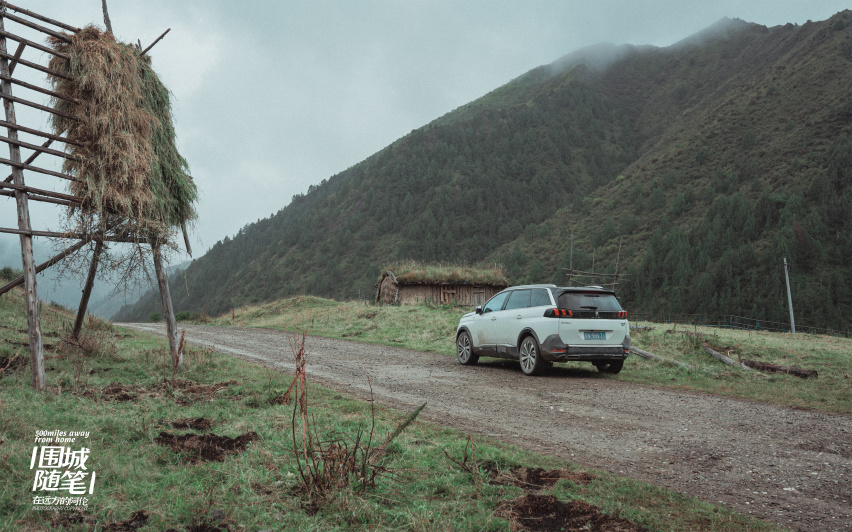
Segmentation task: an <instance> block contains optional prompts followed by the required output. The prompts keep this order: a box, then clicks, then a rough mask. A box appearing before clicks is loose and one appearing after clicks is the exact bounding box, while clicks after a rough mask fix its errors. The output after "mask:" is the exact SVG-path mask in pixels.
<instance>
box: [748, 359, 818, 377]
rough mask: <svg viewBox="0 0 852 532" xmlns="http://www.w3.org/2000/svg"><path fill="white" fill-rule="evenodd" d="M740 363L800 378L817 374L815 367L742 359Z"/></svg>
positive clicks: (816, 375)
mask: <svg viewBox="0 0 852 532" xmlns="http://www.w3.org/2000/svg"><path fill="white" fill-rule="evenodd" d="M742 363H743V364H744V365H746V366H748V367H750V368H753V369H759V370H762V371H770V372H772V373H786V374H788V375H793V376H794V377H799V378H801V379H809V378H811V377H813V378H814V379H816V378H817V377H818V376H819V373H817V370H815V369H802V368H796V367H793V366H779V365H777V364H769V363H768V362H758V361H756V360H743V361H742Z"/></svg>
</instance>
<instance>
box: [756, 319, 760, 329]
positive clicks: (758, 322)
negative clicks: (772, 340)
mask: <svg viewBox="0 0 852 532" xmlns="http://www.w3.org/2000/svg"><path fill="white" fill-rule="evenodd" d="M757 330H758V331H759V330H760V320H757Z"/></svg>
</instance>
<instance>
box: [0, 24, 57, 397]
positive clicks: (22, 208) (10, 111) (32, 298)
mask: <svg viewBox="0 0 852 532" xmlns="http://www.w3.org/2000/svg"><path fill="white" fill-rule="evenodd" d="M2 14H3V15H4V16H0V31H3V30H5V29H6V28H5V26H4V24H5V21H4V18H6V17H7V16H8V13H5V12H4V13H2ZM7 56H8V53H6V39H5V38H0V74H3V75H6V76H10V77H11V74H10V73H9V61H8V59H7ZM0 94H2V95H3V96H11V95H12V84H11V83H9V82H8V81H4V80H0ZM3 108H4V110H5V113H6V121H7V122H9V123H11V124H14V123H15V122H16V121H17V120H16V118H15V105H14V104H13V103H12V101H11V100H9V99H8V98H4V100H3ZM9 137H10V138H12V139H14V140H17V139H18V132H17V131H15V130H12V129H10V130H9ZM9 160H10V162H11V163H16V164H13V165H12V181H13V182H14V183H15V184H16V185H19V186H24V185H25V183H24V172H23V171H22V168H21V166H20V165H21V162H20V161H21V149H20V148H19V147H18V146H15V145H13V144H10V145H9ZM27 199H28V198H27V195H26V194H25V193H23V192H21V191H18V192H17V193H16V194H15V203H16V207H17V213H18V229H19V230H21V231H30V230H31V227H32V226H31V225H30V209H29V205H28V203H27ZM21 262H22V265H23V269H24V299H25V301H26V305H27V330H28V331H29V344H30V367H31V368H32V375H33V387H34V388H35V389H36V390H38V391H44V389H45V388H46V387H47V384H46V381H45V376H44V344H43V342H42V337H41V315H40V312H39V301H38V290H37V287H36V272H35V261H34V260H33V239H32V236H31V235H26V234H24V235H22V236H21Z"/></svg>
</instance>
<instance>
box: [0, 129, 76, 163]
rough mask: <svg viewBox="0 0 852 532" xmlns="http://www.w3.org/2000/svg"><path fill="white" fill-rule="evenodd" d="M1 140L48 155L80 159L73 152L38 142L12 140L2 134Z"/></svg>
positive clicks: (74, 159) (73, 159) (72, 159)
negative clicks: (66, 151)
mask: <svg viewBox="0 0 852 532" xmlns="http://www.w3.org/2000/svg"><path fill="white" fill-rule="evenodd" d="M0 142H5V143H7V144H15V145H17V146H20V147H21V148H27V149H28V150H33V151H38V152H41V153H46V154H48V155H55V156H57V157H63V158H65V159H68V160H71V161H79V159H78V158H77V157H74V156H73V155H71V154H68V153H65V152H64V151H59V150H51V149H50V148H46V147H45V146H38V145H36V144H30V143H29V142H23V141H20V140H12V139H10V138H8V137H4V136H3V135H0ZM24 164H29V163H24Z"/></svg>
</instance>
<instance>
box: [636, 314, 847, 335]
mask: <svg viewBox="0 0 852 532" xmlns="http://www.w3.org/2000/svg"><path fill="white" fill-rule="evenodd" d="M629 317H630V321H631V323H632V324H633V325H635V326H637V327H639V326H640V323H641V322H643V321H647V322H652V323H680V324H685V325H697V326H700V327H719V328H722V329H739V330H744V331H768V332H790V324H789V323H784V322H778V321H769V320H758V319H755V318H748V317H745V316H737V315H734V314H667V313H638V314H637V313H633V314H630V315H629ZM796 332H797V333H805V334H823V335H826V336H842V337H845V338H852V330H850V329H846V330H837V329H826V328H823V327H808V326H802V325H798V324H797V325H796Z"/></svg>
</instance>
